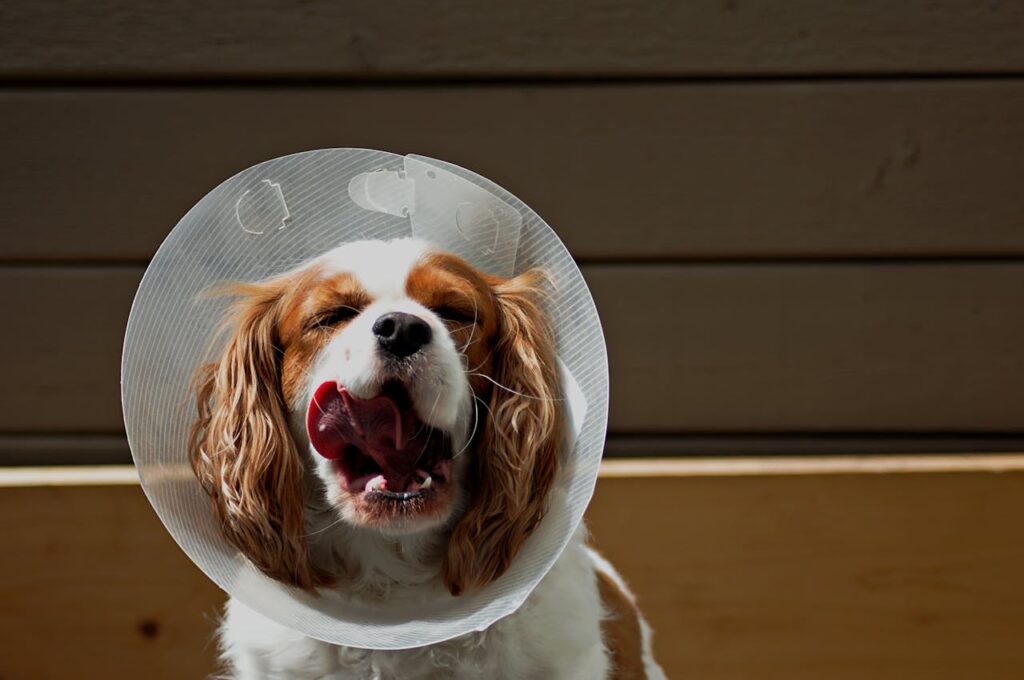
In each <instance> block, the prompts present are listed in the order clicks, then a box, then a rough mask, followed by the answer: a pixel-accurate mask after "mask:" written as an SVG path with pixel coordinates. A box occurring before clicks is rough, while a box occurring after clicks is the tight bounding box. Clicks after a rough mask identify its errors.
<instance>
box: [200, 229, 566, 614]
mask: <svg viewBox="0 0 1024 680" xmlns="http://www.w3.org/2000/svg"><path fill="white" fill-rule="evenodd" d="M542 278H543V277H542V276H541V275H540V274H539V273H537V272H527V273H526V274H523V275H521V276H519V277H517V278H515V279H509V280H503V279H497V278H495V277H491V276H487V275H485V274H482V273H480V272H478V271H476V270H475V269H474V268H473V267H471V266H470V265H468V264H467V263H466V262H464V261H463V260H461V259H459V258H457V257H454V256H452V255H448V254H445V253H441V252H437V251H434V250H432V249H430V248H429V247H428V246H426V245H425V244H423V243H422V242H419V241H415V240H401V241H393V242H387V243H385V242H379V241H366V242H359V243H352V244H348V245H345V246H342V247H340V248H338V249H336V250H334V251H331V252H330V253H327V254H326V255H324V256H322V257H320V258H317V259H316V260H314V261H312V262H310V263H308V264H307V265H305V266H304V267H302V268H300V269H298V270H296V271H294V272H292V273H290V274H287V275H285V276H281V277H278V278H275V279H272V280H270V281H266V282H263V283H258V284H246V285H241V286H236V287H235V288H234V289H233V290H232V292H234V293H235V294H236V295H238V296H239V303H238V305H237V307H236V309H235V314H234V315H233V317H232V319H231V320H230V322H229V324H230V332H231V335H230V337H229V340H228V343H227V346H226V347H225V349H224V352H223V355H222V356H221V358H220V360H219V361H218V362H216V363H214V364H211V365H209V366H207V367H204V368H203V369H202V370H201V372H200V374H199V377H198V381H197V404H198V408H199V416H198V418H197V421H196V424H195V427H194V429H193V436H192V440H191V442H190V455H191V460H192V463H193V468H194V469H195V471H196V474H197V477H198V478H199V480H200V482H201V483H202V485H203V487H204V489H205V490H206V491H207V493H208V494H209V495H210V497H211V498H212V500H213V504H214V509H215V511H216V512H217V515H218V517H219V519H220V520H221V523H222V526H223V529H224V535H225V537H226V538H227V539H228V540H229V541H231V542H232V543H233V544H234V545H235V546H237V547H238V548H239V549H241V550H242V551H243V552H244V553H245V554H246V555H247V556H248V557H249V559H250V560H252V561H253V562H254V563H255V564H256V565H257V566H258V567H260V568H261V569H262V570H263V571H264V572H265V573H267V574H268V575H270V576H272V577H274V578H277V579H279V580H282V581H285V582H288V583H291V584H295V585H299V586H301V587H306V588H310V587H315V586H317V585H322V584H325V583H327V582H329V581H330V580H331V578H332V575H331V574H328V573H325V572H324V571H323V570H322V569H321V568H320V567H319V566H318V565H316V564H314V563H313V561H312V560H311V558H310V555H309V549H308V545H307V543H306V539H305V533H306V531H307V528H306V526H305V522H304V515H303V507H304V504H305V503H308V502H309V501H310V500H311V499H309V498H308V494H310V493H316V494H320V495H322V496H323V498H322V499H313V500H326V502H327V503H329V504H330V505H331V506H332V507H334V508H335V509H336V510H337V512H338V514H339V515H340V517H341V519H342V521H344V522H347V523H349V524H351V525H355V526H360V527H363V528H368V529H371V530H375V531H380V532H383V533H386V534H402V533H413V532H425V531H435V532H447V533H446V535H448V546H447V551H446V558H445V562H444V565H443V575H444V578H445V581H446V584H447V585H448V587H449V589H450V590H451V591H452V592H453V593H456V594H457V593H459V592H461V591H462V590H464V589H465V588H468V587H478V586H481V585H484V584H486V583H488V582H489V581H491V580H493V579H494V578H496V577H497V576H499V575H500V574H501V573H503V572H504V571H505V569H507V567H508V565H509V563H510V562H511V560H512V558H513V557H514V556H515V554H516V552H517V551H518V549H519V547H520V545H521V544H522V542H523V541H524V540H525V538H526V537H527V536H528V535H529V534H530V532H531V531H532V530H533V528H534V527H535V525H536V524H537V522H538V521H539V520H540V518H541V517H542V516H543V512H544V508H545V501H546V495H547V493H548V491H549V489H550V487H551V485H552V483H553V481H554V478H555V476H556V472H557V460H558V450H559V448H560V445H561V444H562V437H563V431H562V427H563V422H562V421H563V418H562V413H561V409H560V408H559V404H560V397H561V395H560V389H559V385H558V371H557V368H556V366H555V356H554V350H553V346H552V340H551V335H550V332H549V329H548V326H547V323H546V321H545V319H544V315H543V312H542V306H541V304H540V298H541V290H540V286H541V282H542ZM311 470H312V471H315V474H316V477H317V478H319V481H320V483H319V484H310V481H311V480H310V479H309V478H308V475H309V472H310V471H311Z"/></svg>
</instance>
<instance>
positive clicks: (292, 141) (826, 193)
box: [0, 81, 1024, 260]
mask: <svg viewBox="0 0 1024 680" xmlns="http://www.w3.org/2000/svg"><path fill="white" fill-rule="evenodd" d="M0 124H2V125H3V127H4V128H5V129H7V130H10V131H12V134H10V135H7V138H6V139H5V140H4V141H3V142H2V146H0V149H2V150H3V151H4V154H5V156H6V157H8V158H16V159H18V160H17V162H16V163H8V164H7V165H5V166H4V169H3V170H0V180H2V181H0V225H3V228H4V231H5V234H7V238H5V239H3V240H2V241H0V259H29V260H45V259H50V258H70V259H76V260H80V259H89V258H100V259H129V260H142V259H146V258H148V257H149V256H150V255H151V254H152V253H153V252H154V251H155V249H156V247H157V245H158V244H159V242H160V241H161V239H162V238H163V237H164V236H165V235H166V234H167V232H168V231H169V230H170V229H171V227H173V225H174V224H175V223H176V222H177V221H178V219H179V218H180V217H181V216H182V215H183V214H184V213H185V212H186V211H187V210H188V209H189V208H191V207H192V205H193V204H194V203H195V202H196V201H197V200H198V199H199V198H200V197H201V196H202V195H203V194H204V193H205V192H207V191H209V190H210V189H212V188H213V187H214V186H216V185H217V184H218V183H219V182H221V181H222V180H224V179H226V178H227V177H229V176H231V175H233V174H234V173H235V172H237V171H239V170H241V169H243V168H245V167H247V166H250V165H252V164H254V163H256V162H259V161H262V160H266V159H268V158H272V157H275V156H281V155H285V154H288V153H293V152H295V151H298V150H303V149H310V148H317V147H335V146H358V147H369V148H384V149H389V150H392V151H396V152H402V153H404V152H417V153H422V154H426V155H430V156H434V157H437V158H443V159H446V160H450V161H453V162H456V163H459V164H462V165H464V166H466V167H469V168H471V169H475V170H477V171H479V172H481V173H482V174H484V175H487V176H489V177H491V178H493V179H494V180H496V181H497V182H499V183H501V184H502V185H503V186H506V187H507V188H508V189H510V190H511V191H513V192H514V193H516V194H518V195H520V196H521V197H522V198H523V199H524V200H526V201H527V202H528V203H529V204H530V205H531V206H533V207H534V208H535V209H536V210H538V211H539V212H540V213H541V214H542V215H544V217H545V218H546V219H547V220H548V221H549V222H550V223H551V224H552V225H553V226H554V227H555V229H556V230H558V231H559V233H560V234H561V235H562V236H563V237H564V239H565V241H566V243H567V244H568V246H569V247H570V250H571V251H572V252H573V253H574V254H575V255H576V256H577V257H580V258H582V259H584V260H593V259H602V260H606V259H630V258H658V259H668V258H679V257H682V258H687V259H701V258H763V257H783V258H785V257H801V258H803V257H849V256H857V257H861V256H881V257H894V256H897V257H899V256H906V257H916V256H929V257H930V256H972V255H973V256H989V255H999V256H1008V255H1024V194H1022V192H1020V191H1019V190H1018V186H1017V184H1018V182H1017V178H1019V177H1021V176H1024V141H1022V140H1024V82H1020V81H981V82H969V81H955V82H936V81H919V82H888V83H873V82H852V83H841V84H823V83H800V84H771V85H758V86H749V85H694V84H690V85H673V84H647V85H609V86H596V85H590V86H588V85H577V86H565V87H558V86H532V87H530V86H520V85H516V86H508V87H483V86H480V87H476V86H472V87H470V86H467V87H442V88H422V87H394V88H371V87H346V88H308V87H307V88H301V87H300V88H266V89H259V90H252V89H227V90H223V89H220V90H218V89H180V90H176V89H170V90H112V91H102V90H100V91H96V90H68V91H39V90H26V91H10V90H8V91H3V92H0Z"/></svg>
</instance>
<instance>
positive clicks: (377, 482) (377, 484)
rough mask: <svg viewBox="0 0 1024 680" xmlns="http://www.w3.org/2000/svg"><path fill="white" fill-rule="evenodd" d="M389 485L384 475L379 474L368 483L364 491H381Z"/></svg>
mask: <svg viewBox="0 0 1024 680" xmlns="http://www.w3.org/2000/svg"><path fill="white" fill-rule="evenodd" d="M386 486H387V480H386V479H384V475H377V476H376V477H374V478H373V479H371V480H370V481H368V482H367V483H366V488H365V489H364V491H380V490H382V489H383V488H384V487H386Z"/></svg>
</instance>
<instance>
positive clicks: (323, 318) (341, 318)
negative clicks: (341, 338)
mask: <svg viewBox="0 0 1024 680" xmlns="http://www.w3.org/2000/svg"><path fill="white" fill-rule="evenodd" d="M362 311H363V310H361V309H359V308H358V307H353V306H352V305H339V306H337V307H334V308H333V309H328V310H326V311H323V312H320V313H319V314H315V315H313V316H312V317H310V318H309V319H308V320H307V321H306V323H305V325H304V327H303V331H304V332H306V333H311V332H314V331H326V330H332V329H334V328H335V327H336V326H338V325H339V324H341V323H344V322H346V321H351V320H352V319H354V318H356V317H357V316H359V314H360V313H361V312H362Z"/></svg>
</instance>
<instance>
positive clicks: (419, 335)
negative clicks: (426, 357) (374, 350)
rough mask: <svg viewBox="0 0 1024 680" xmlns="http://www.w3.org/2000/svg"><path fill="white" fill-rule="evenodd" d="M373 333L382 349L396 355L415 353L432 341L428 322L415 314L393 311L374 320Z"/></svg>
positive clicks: (405, 355) (400, 356)
mask: <svg viewBox="0 0 1024 680" xmlns="http://www.w3.org/2000/svg"><path fill="white" fill-rule="evenodd" d="M373 334H374V335H376V336H377V342H378V343H379V344H380V346H381V349H383V350H384V351H385V352H388V353H390V354H394V355H395V356H396V357H399V358H402V357H407V356H409V355H410V354H415V353H416V352H417V351H419V349H420V348H421V347H423V345H426V344H427V343H428V342H430V337H431V332H430V326H429V325H427V322H426V321H424V320H423V319H421V318H420V317H418V316H416V315H414V314H406V313H405V312H391V313H390V314H384V315H383V316H381V317H380V318H379V319H377V320H376V321H374V322H373Z"/></svg>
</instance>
